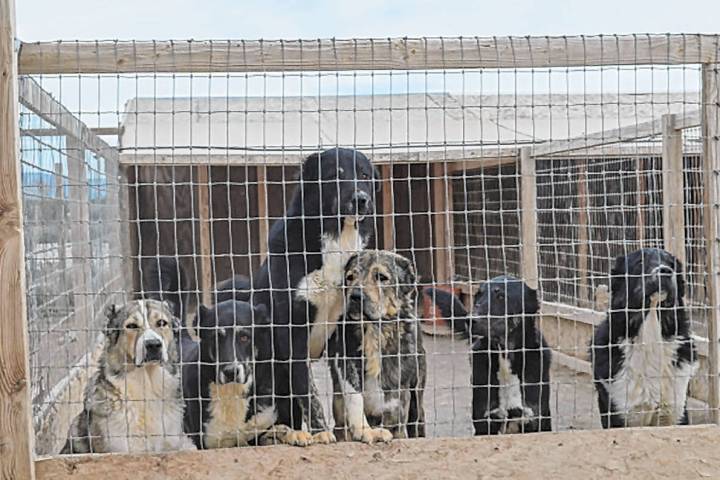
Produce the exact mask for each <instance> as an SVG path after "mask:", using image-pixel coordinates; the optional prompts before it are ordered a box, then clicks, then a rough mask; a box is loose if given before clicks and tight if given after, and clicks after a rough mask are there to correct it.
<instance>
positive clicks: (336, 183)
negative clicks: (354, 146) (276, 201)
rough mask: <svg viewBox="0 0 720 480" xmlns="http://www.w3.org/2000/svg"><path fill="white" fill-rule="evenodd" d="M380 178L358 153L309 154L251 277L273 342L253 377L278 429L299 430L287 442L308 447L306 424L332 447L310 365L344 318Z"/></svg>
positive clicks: (317, 438)
mask: <svg viewBox="0 0 720 480" xmlns="http://www.w3.org/2000/svg"><path fill="white" fill-rule="evenodd" d="M378 177H379V175H378V173H377V170H376V169H375V168H374V167H373V166H372V164H371V163H370V161H369V160H368V159H367V157H365V155H363V154H362V153H360V152H358V151H355V150H350V149H343V148H338V149H332V150H327V151H325V152H323V153H321V154H314V155H311V156H309V157H308V158H307V159H306V160H305V162H304V163H303V165H302V168H301V172H300V179H299V180H300V182H299V185H298V187H297V189H296V191H295V193H294V194H293V196H292V199H291V202H290V205H289V207H288V209H287V212H286V215H285V217H284V218H283V219H280V220H278V221H277V222H275V224H273V226H272V228H271V230H270V234H269V239H268V256H267V259H266V260H265V262H264V263H263V265H262V267H261V269H260V271H259V272H258V274H257V275H255V277H254V282H253V285H252V286H253V292H252V293H251V297H252V300H251V301H252V302H253V303H255V304H263V305H265V306H266V307H267V308H268V310H269V311H270V312H271V316H272V328H273V332H272V336H273V342H274V344H273V352H274V353H273V356H272V358H264V357H262V355H261V353H260V352H259V357H258V360H260V361H267V360H272V362H271V365H270V364H269V363H267V362H263V365H264V366H265V367H264V368H267V371H263V372H259V371H258V379H257V380H258V381H260V379H261V378H262V379H269V381H270V382H269V384H268V385H266V386H265V387H268V388H266V389H265V390H268V389H269V390H270V391H271V393H272V395H270V398H266V399H264V400H260V401H261V402H263V401H264V402H271V401H272V402H275V404H276V407H277V411H278V424H281V425H285V426H287V427H289V428H291V429H292V430H294V431H296V432H297V434H296V435H294V436H292V435H291V436H290V437H289V438H294V439H295V440H297V441H296V442H294V443H300V444H305V443H308V439H307V438H305V436H304V435H303V433H304V432H301V429H302V424H303V419H305V421H306V423H308V425H309V426H310V428H311V430H312V431H313V432H317V433H316V435H315V436H314V437H313V438H312V439H311V441H315V442H322V443H327V442H332V441H335V437H334V435H333V434H332V432H330V431H329V429H328V426H327V424H326V422H325V418H324V414H323V412H322V408H321V407H320V405H319V402H316V401H312V402H311V398H310V396H311V394H312V393H313V392H314V386H313V385H312V380H311V378H310V369H309V363H308V361H309V360H310V359H316V358H319V357H320V356H321V355H322V353H323V351H324V349H325V347H326V344H327V340H328V338H329V337H330V336H331V335H332V333H333V331H334V330H335V324H336V322H337V320H338V319H339V318H340V316H341V314H342V311H343V308H344V305H343V292H342V285H343V273H344V267H345V263H346V262H347V260H348V259H349V258H350V256H351V255H352V254H353V253H356V252H358V251H360V250H362V249H364V248H365V246H366V245H367V244H368V242H369V240H370V238H371V235H372V232H373V218H372V216H373V215H374V211H375V201H374V200H375V194H376V193H377V192H378V191H379V186H380V182H379V181H378ZM240 298H247V296H246V295H241V297H240ZM273 380H274V382H273ZM311 404H312V412H311Z"/></svg>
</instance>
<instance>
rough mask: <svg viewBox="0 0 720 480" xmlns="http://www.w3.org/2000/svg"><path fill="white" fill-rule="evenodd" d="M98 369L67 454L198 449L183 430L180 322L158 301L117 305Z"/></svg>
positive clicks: (109, 310)
mask: <svg viewBox="0 0 720 480" xmlns="http://www.w3.org/2000/svg"><path fill="white" fill-rule="evenodd" d="M105 313H106V316H107V318H108V323H107V327H106V330H105V345H104V349H103V352H102V355H101V357H100V365H99V367H98V371H97V372H96V373H95V375H94V376H93V377H92V379H91V380H90V383H89V384H88V386H87V389H86V391H85V399H84V408H83V411H82V412H81V413H80V414H79V415H78V416H77V417H76V418H75V420H74V421H73V423H72V424H71V426H70V431H69V434H68V439H67V442H66V443H65V446H64V447H63V449H62V451H61V453H112V452H121V453H131V452H134V453H137V452H163V451H173V450H183V449H192V448H194V447H193V444H192V442H191V441H190V439H189V438H188V437H187V436H186V435H185V433H184V432H183V428H182V425H183V420H182V419H183V411H184V404H183V399H182V391H181V387H180V377H179V369H178V367H177V364H176V363H177V360H178V359H177V349H176V341H175V331H176V328H177V326H178V325H177V323H178V322H177V318H175V317H174V316H173V314H172V310H171V308H170V306H169V305H168V304H166V303H164V302H158V301H156V300H134V301H132V302H129V303H128V304H126V305H125V306H122V307H117V306H115V305H111V306H109V307H108V308H107V309H106V312H105Z"/></svg>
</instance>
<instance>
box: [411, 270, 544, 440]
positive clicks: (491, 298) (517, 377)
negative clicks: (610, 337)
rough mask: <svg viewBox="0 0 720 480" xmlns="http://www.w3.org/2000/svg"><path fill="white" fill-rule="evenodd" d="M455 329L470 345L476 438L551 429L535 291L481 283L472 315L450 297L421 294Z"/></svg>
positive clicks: (516, 284)
mask: <svg viewBox="0 0 720 480" xmlns="http://www.w3.org/2000/svg"><path fill="white" fill-rule="evenodd" d="M424 294H425V295H428V296H429V297H430V298H431V299H433V301H434V302H435V303H436V304H437V306H438V307H439V308H440V310H441V311H442V313H443V316H445V317H447V318H450V319H451V320H452V323H453V325H454V328H455V329H456V330H457V331H459V332H460V333H462V335H463V336H465V337H468V338H471V339H472V340H473V344H472V352H471V363H472V379H471V381H472V386H473V403H472V411H473V415H472V418H473V426H474V428H475V434H476V435H488V434H497V433H516V432H537V431H550V430H552V419H551V414H550V365H551V361H552V357H551V354H550V349H549V348H548V345H547V343H546V342H545V339H544V338H543V335H542V333H541V332H540V330H539V329H538V328H537V325H536V317H537V313H538V310H539V303H538V298H537V292H536V291H535V290H533V289H531V288H530V287H528V286H527V284H525V282H523V281H522V280H519V279H517V278H514V277H510V276H500V277H495V278H493V279H491V280H490V281H488V282H486V283H484V284H483V285H482V286H481V287H480V289H479V290H478V292H477V294H476V295H475V299H474V306H473V312H472V314H468V312H467V311H466V309H465V307H464V306H463V304H462V302H460V300H459V299H458V298H457V297H455V296H454V295H452V294H451V293H448V292H444V291H441V290H436V289H426V291H425V293H424Z"/></svg>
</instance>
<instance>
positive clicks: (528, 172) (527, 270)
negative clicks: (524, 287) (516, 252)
mask: <svg viewBox="0 0 720 480" xmlns="http://www.w3.org/2000/svg"><path fill="white" fill-rule="evenodd" d="M520 202H521V203H520V208H521V211H520V217H521V225H522V226H521V229H520V235H521V238H520V240H521V242H520V245H521V247H520V257H521V266H520V268H521V270H522V276H523V280H525V283H527V284H528V286H529V287H530V288H534V289H537V288H538V284H539V273H538V257H537V185H536V178H535V158H534V157H532V156H531V155H530V147H524V148H521V149H520Z"/></svg>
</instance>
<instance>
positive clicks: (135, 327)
mask: <svg viewBox="0 0 720 480" xmlns="http://www.w3.org/2000/svg"><path fill="white" fill-rule="evenodd" d="M125 328H127V329H128V330H135V329H137V328H140V326H139V325H138V324H137V323H128V324H127V325H125Z"/></svg>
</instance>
